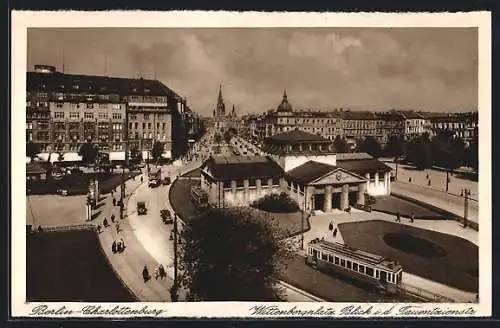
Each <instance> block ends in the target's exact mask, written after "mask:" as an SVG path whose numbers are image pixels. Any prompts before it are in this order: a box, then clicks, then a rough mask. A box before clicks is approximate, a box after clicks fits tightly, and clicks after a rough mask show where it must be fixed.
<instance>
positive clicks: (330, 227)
mask: <svg viewBox="0 0 500 328" xmlns="http://www.w3.org/2000/svg"><path fill="white" fill-rule="evenodd" d="M328 230H330V231H333V232H332V234H333V238H336V237H337V232H338V228H337V227H335V229H334V226H333V222H332V221H330V224H329V225H328Z"/></svg>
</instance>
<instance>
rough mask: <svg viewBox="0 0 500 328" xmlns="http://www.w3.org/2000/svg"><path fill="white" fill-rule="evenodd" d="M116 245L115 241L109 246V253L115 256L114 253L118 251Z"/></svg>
mask: <svg viewBox="0 0 500 328" xmlns="http://www.w3.org/2000/svg"><path fill="white" fill-rule="evenodd" d="M117 246H118V245H117V244H116V241H114V240H113V244H111V251H112V252H113V254H116V252H117V251H118V248H117Z"/></svg>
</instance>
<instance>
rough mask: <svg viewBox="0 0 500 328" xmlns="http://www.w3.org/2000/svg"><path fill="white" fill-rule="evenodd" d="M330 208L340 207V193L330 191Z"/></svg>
mask: <svg viewBox="0 0 500 328" xmlns="http://www.w3.org/2000/svg"><path fill="white" fill-rule="evenodd" d="M332 208H336V209H340V193H339V192H334V193H332Z"/></svg>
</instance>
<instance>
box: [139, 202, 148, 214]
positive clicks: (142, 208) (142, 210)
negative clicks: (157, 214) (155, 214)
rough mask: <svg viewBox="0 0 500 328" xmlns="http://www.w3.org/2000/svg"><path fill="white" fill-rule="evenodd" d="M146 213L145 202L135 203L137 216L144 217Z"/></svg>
mask: <svg viewBox="0 0 500 328" xmlns="http://www.w3.org/2000/svg"><path fill="white" fill-rule="evenodd" d="M147 213H148V209H147V208H146V202H137V214H139V215H145V214H147Z"/></svg>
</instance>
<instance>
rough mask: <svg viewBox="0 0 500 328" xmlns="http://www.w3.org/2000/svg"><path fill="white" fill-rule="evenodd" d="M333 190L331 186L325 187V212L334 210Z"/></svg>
mask: <svg viewBox="0 0 500 328" xmlns="http://www.w3.org/2000/svg"><path fill="white" fill-rule="evenodd" d="M332 189H333V187H332V186H331V185H329V186H326V187H325V200H324V203H323V212H325V213H328V212H331V210H332Z"/></svg>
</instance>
